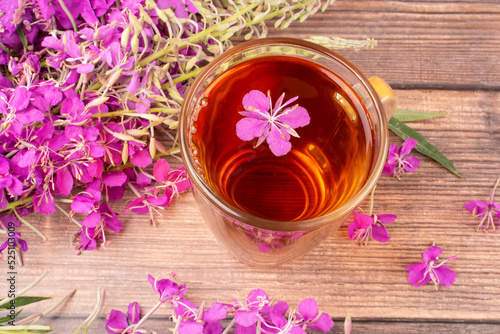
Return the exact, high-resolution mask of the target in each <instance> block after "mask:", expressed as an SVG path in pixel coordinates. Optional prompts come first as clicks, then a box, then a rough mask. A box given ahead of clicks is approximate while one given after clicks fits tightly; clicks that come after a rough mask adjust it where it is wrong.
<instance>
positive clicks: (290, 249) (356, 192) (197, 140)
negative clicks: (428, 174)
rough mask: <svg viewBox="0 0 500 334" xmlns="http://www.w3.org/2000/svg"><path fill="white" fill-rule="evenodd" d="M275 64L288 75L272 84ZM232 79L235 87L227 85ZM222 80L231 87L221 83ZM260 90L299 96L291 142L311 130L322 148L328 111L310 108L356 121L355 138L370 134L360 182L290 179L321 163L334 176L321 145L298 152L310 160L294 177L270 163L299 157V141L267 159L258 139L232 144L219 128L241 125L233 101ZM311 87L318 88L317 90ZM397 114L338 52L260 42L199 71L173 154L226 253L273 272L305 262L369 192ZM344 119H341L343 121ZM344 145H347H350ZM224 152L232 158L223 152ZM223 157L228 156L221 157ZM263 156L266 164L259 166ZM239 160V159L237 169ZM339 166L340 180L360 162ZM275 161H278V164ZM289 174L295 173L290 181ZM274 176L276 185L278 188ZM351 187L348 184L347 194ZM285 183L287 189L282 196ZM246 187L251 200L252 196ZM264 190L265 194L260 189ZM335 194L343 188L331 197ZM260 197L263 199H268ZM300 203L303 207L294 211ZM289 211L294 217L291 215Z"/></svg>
mask: <svg viewBox="0 0 500 334" xmlns="http://www.w3.org/2000/svg"><path fill="white" fill-rule="evenodd" d="M279 66H281V67H282V68H286V69H284V70H283V71H282V78H281V77H280V75H279V74H278V75H277V76H271V77H270V76H269V75H273V74H272V73H275V72H276V73H281V72H279V71H280V68H279ZM273 71H274V72H273ZM287 71H288V72H287ZM325 73H326V74H325ZM232 76H233V77H234V78H239V79H234V80H233V81H231V80H232V79H231V77H232ZM268 77H269V78H270V79H269V78H268ZM325 78H326V79H325ZM224 80H225V81H224ZM228 80H229V81H228ZM238 80H239V81H238ZM324 80H332V84H331V87H330V86H329V84H328V82H327V81H325V82H326V84H325V82H323V81H324ZM311 81H312V82H311ZM228 82H230V84H227V83H228ZM268 84H269V85H270V86H272V85H274V86H273V87H274V88H276V87H280V88H281V89H282V91H283V92H284V93H286V95H287V96H285V98H284V100H283V101H287V100H289V99H291V98H292V97H294V96H292V95H293V94H297V95H298V99H297V101H296V102H297V103H298V104H299V105H301V104H304V103H306V104H307V103H309V105H308V106H309V107H308V111H309V112H310V115H311V124H309V125H308V126H305V127H303V128H298V129H297V132H298V133H299V134H303V133H305V134H306V137H307V136H309V137H310V138H313V139H314V135H315V134H314V131H318V133H319V134H318V140H319V141H323V142H325V140H324V138H323V139H321V138H319V137H321V136H323V135H324V134H328V131H329V129H326V130H325V131H322V130H320V129H319V127H318V124H319V125H320V126H321V122H324V123H328V117H334V115H333V114H332V115H331V116H330V115H329V114H328V112H330V111H329V109H328V108H325V109H327V110H321V112H319V111H315V110H309V109H315V108H314V106H316V107H317V106H318V105H317V103H318V101H319V102H321V103H323V102H324V103H325V105H330V104H328V103H334V104H335V106H336V107H335V108H336V109H338V110H340V111H341V112H340V113H339V116H338V117H341V118H342V119H344V118H346V117H348V118H346V119H347V121H345V122H349V118H350V121H352V122H354V123H356V122H358V123H360V124H357V123H356V126H357V127H360V129H361V130H362V131H361V130H360V131H361V132H363V131H364V133H365V135H366V134H367V133H368V135H366V136H365V137H364V138H365V141H367V142H369V143H368V144H367V147H366V148H365V149H364V150H365V151H366V152H368V153H366V154H367V156H369V157H368V158H366V162H364V164H365V169H366V172H365V173H364V174H363V173H361V174H362V175H361V176H359V175H358V174H360V173H357V174H353V173H351V174H346V175H347V176H345V175H344V174H342V176H343V177H344V178H343V179H342V180H343V181H342V187H343V188H339V186H338V184H333V183H335V182H336V181H335V180H334V179H335V177H336V176H337V174H335V177H334V176H331V175H326V172H324V171H320V172H321V173H323V174H325V177H326V178H327V179H328V180H330V181H328V180H327V181H325V182H324V184H323V183H322V182H323V180H322V179H318V178H315V177H313V176H311V178H310V180H306V182H311V184H310V185H309V183H308V184H307V187H305V186H304V184H305V183H304V182H303V181H302V180H301V179H300V177H296V178H294V177H295V174H293V173H296V172H295V170H297V171H298V172H297V173H302V172H301V171H302V170H304V173H306V174H307V175H313V174H314V172H311V173H309V169H311V168H313V167H311V165H312V164H318V162H319V164H320V165H321V164H324V166H327V167H324V166H323V167H324V168H326V169H325V170H328V171H330V173H333V172H332V171H333V168H334V167H335V166H333V165H332V164H330V160H328V159H329V158H330V157H333V160H335V153H334V151H332V152H333V153H332V154H331V155H328V153H325V152H327V151H328V150H329V149H327V148H324V149H323V151H322V150H320V149H318V147H319V145H318V146H315V145H313V144H309V145H308V146H307V145H306V146H305V147H306V148H305V150H306V153H307V154H306V155H308V159H309V160H307V161H306V162H305V163H304V165H303V166H299V167H298V168H297V169H294V168H295V166H294V165H293V166H292V165H288V160H287V162H285V160H277V159H278V158H279V159H292V158H293V157H295V156H298V155H297V154H301V153H294V152H296V151H297V152H298V151H300V150H299V146H300V145H298V144H297V143H300V142H299V139H298V138H292V139H291V141H290V142H291V143H292V150H291V152H290V153H288V154H287V155H288V156H289V157H287V155H284V156H283V157H273V156H271V155H270V153H268V152H270V151H269V149H268V148H267V147H266V145H267V144H266V143H265V140H264V142H263V143H262V144H260V145H259V146H258V147H252V143H253V144H255V141H254V142H247V141H242V140H240V139H238V138H237V137H236V136H235V135H236V129H235V128H231V127H232V126H233V125H234V124H232V125H231V127H228V126H225V125H224V122H226V121H227V122H231V120H232V119H242V118H243V116H241V115H240V114H239V112H241V111H244V110H243V107H245V106H243V105H242V102H241V101H242V98H243V96H244V93H248V91H250V89H252V90H254V89H258V88H261V91H262V92H263V93H264V94H265V93H266V91H267V88H268V87H267V86H268ZM315 84H316V85H318V87H319V88H315V87H314V85H315ZM259 85H261V86H262V87H260V86H259ZM333 88H336V89H337V90H338V91H335V90H334V89H333ZM339 92H340V93H339ZM290 93H293V94H292V95H290ZM268 95H269V97H270V98H271V101H272V102H271V103H270V105H271V108H272V106H273V103H274V101H276V100H277V99H278V97H279V96H280V95H281V91H279V92H278V91H276V89H274V90H273V92H271V91H269V93H268ZM318 99H319V100H318ZM330 100H332V101H330ZM238 101H239V102H238ZM283 101H282V102H283ZM304 101H305V102H304ZM311 101H316V102H314V103H316V105H315V104H311V103H312V102H311ZM238 103H239V104H238ZM360 103H361V104H360ZM321 105H322V104H321ZM332 105H333V104H332ZM311 106H313V108H311ZM206 108H212V109H206ZM395 108H396V97H395V96H394V94H393V92H392V90H391V88H390V87H389V86H388V85H387V84H386V83H385V82H384V81H382V80H381V79H380V78H378V77H372V78H370V79H367V78H365V77H364V76H363V74H361V72H360V71H359V70H358V69H356V67H354V66H353V65H352V64H351V63H350V62H348V61H347V60H346V59H344V58H343V57H341V56H340V55H338V54H337V53H335V52H333V51H331V50H329V49H326V48H324V47H322V46H319V45H316V44H313V43H310V42H306V41H303V40H297V39H292V38H264V39H259V40H255V41H250V42H246V43H242V44H240V45H238V46H236V47H233V48H232V49H230V50H228V51H226V52H225V53H223V54H221V55H220V56H218V57H217V58H216V59H215V60H213V61H212V62H210V63H209V64H208V65H207V66H206V67H205V68H204V69H203V71H202V72H201V73H200V74H199V75H198V76H197V78H196V79H195V81H194V83H193V84H192V86H191V87H190V89H189V91H188V92H187V95H186V97H185V100H184V104H183V106H182V110H181V116H180V124H179V136H180V138H179V140H180V147H181V155H182V158H183V161H184V164H185V166H186V170H187V172H188V174H189V177H190V180H191V182H192V186H193V194H194V197H195V200H196V202H197V204H198V206H199V209H200V211H201V214H202V216H203V219H204V220H205V222H206V223H207V225H208V227H209V229H210V230H211V231H212V232H213V234H214V235H215V237H216V238H217V239H218V241H219V242H220V243H221V244H222V245H223V246H224V247H225V248H226V249H227V250H228V251H229V253H230V254H232V255H233V256H234V257H236V258H237V259H239V260H240V261H242V262H243V263H245V264H247V265H251V266H264V267H270V266H276V265H279V264H282V263H285V262H288V261H290V260H292V259H294V258H297V257H299V256H301V255H303V254H305V253H306V252H308V251H309V250H311V249H312V248H314V247H315V246H316V245H318V244H319V243H320V242H321V241H322V240H324V239H325V238H327V237H328V236H329V235H330V233H331V232H332V231H334V230H336V229H338V228H339V227H340V226H341V225H342V223H343V222H345V221H346V220H347V219H348V218H349V216H350V215H351V214H352V212H353V211H354V210H355V209H356V208H357V207H358V206H359V205H360V203H361V202H362V201H363V200H364V199H365V197H366V196H367V195H368V194H369V193H370V192H371V190H372V189H373V187H374V186H375V183H376V182H377V180H378V178H379V177H380V175H381V173H382V169H383V166H384V162H385V160H386V155H387V146H388V140H387V137H388V130H387V120H388V119H389V118H390V117H391V115H392V113H393V112H394V110H395ZM245 109H247V108H246V107H245ZM316 109H318V108H316ZM320 109H323V108H320ZM247 110H248V109H247ZM343 111H345V112H346V115H347V116H346V115H344V114H342V112H343ZM332 112H333V111H332ZM315 113H319V114H318V115H320V114H321V117H326V118H325V120H323V121H320V123H318V121H317V122H316V124H317V125H316V128H314V125H313V123H314V120H313V118H314V117H316V116H315ZM318 117H319V116H318ZM335 117H337V116H335ZM357 118H359V119H357ZM233 123H234V122H233ZM361 123H362V124H361ZM342 124H344V123H342ZM346 124H347V123H346ZM349 126H354V125H351V124H349ZM308 127H309V130H307V129H308ZM344 127H346V126H344ZM344 127H342V126H340V129H338V128H336V129H335V133H338V132H339V131H340V132H341V133H342V131H344ZM332 131H333V130H332ZM346 131H347V130H346ZM346 133H347V132H346ZM350 136H351V135H350ZM370 136H371V138H369V137H370ZM306 137H304V138H306ZM344 137H345V136H344ZM283 138H285V137H283ZM301 138H302V137H301ZM306 139H307V138H306ZM304 140H305V139H304ZM342 140H344V139H342ZM345 140H346V141H350V140H351V138H350V137H349V138H347V139H345ZM353 145H354V146H353V147H354V148H353V147H349V148H348V149H347V151H346V152H341V153H340V154H344V155H346V156H348V157H351V156H353V154H351V153H349V152H351V151H352V150H353V149H362V148H363V146H362V145H361V144H353ZM295 147H297V149H296V150H294V148H295ZM359 147H361V148H359ZM226 148H228V149H227V150H226ZM231 148H232V150H233V151H230V149H231ZM228 150H229V151H230V152H226V151H228ZM214 152H216V153H214ZM363 152H364V151H363ZM216 154H217V155H218V158H217V159H218V160H209V158H208V157H209V156H211V157H214V156H215V155H216ZM266 154H267V155H266ZM303 155H304V154H303ZM264 156H266V158H265V159H264V158H260V157H264ZM284 157H287V158H284ZM214 159H215V158H214ZM238 159H239V160H241V161H243V162H242V163H241V164H240V165H238V162H237V160H238ZM239 160H238V161H239ZM344 160H346V161H347V160H348V161H347V162H346V161H344ZM344 160H343V161H341V162H342V163H346V164H347V165H346V166H344V167H343V172H344V173H349V171H350V170H352V169H354V167H352V166H354V165H356V166H357V165H358V164H359V159H358V158H356V157H355V158H352V159H350V160H349V159H344ZM221 161H222V162H221ZM311 161H312V162H311ZM363 161H364V160H363ZM276 162H279V163H282V162H283V163H285V166H281V165H279V163H276ZM259 164H268V165H266V168H267V169H266V170H268V171H269V173H270V174H269V175H265V173H261V174H258V173H257V174H255V175H253V176H248V177H247V175H248V174H249V173H251V171H252V170H253V169H254V167H255V166H260V165H259ZM273 164H276V165H273ZM349 164H352V166H351V165H349ZM227 166H230V167H227ZM288 166H290V167H288ZM226 167H227V168H226ZM255 168H257V167H255ZM259 168H260V167H259ZM262 168H264V167H262ZM314 168H316V167H314ZM363 170H364V169H363ZM287 173H291V174H293V175H292V176H290V177H288V176H289V175H288V174H287ZM308 173H309V174H308ZM233 174H234V175H233ZM236 174H237V175H236ZM285 174H286V175H285ZM316 174H317V173H316ZM316 174H314V175H316ZM209 175H212V177H210V176H209ZM235 175H236V176H235ZM242 175H243V176H242ZM318 175H319V174H318ZM339 175H340V174H339ZM356 175H357V176H356ZM244 177H247V178H250V177H254V179H251V178H250V179H248V180H247V181H245V182H246V183H245V182H242V181H235V180H240V179H242V178H244ZM282 177H284V181H281V178H282ZM228 179H231V180H233V181H231V182H233V183H234V182H239V183H238V184H236V185H233V186H232V188H231V190H230V191H225V188H221V187H220V185H219V184H218V183H217V182H216V181H217V180H219V181H220V182H222V183H224V184H226V183H227V182H228V181H227V180H228ZM214 180H215V181H214ZM332 180H333V181H332ZM332 182H333V183H332ZM320 183H321V184H320ZM337 183H338V182H337ZM350 183H352V184H353V185H352V187H351V185H349V184H350ZM289 185H290V190H289V192H287V187H288V186H289ZM297 185H299V186H298V187H299V188H298V189H299V190H300V189H302V188H303V189H304V190H303V191H304V194H301V193H300V191H299V192H298V193H297V191H296V190H297ZM292 186H293V187H295V188H293V187H292ZM300 187H302V188H300ZM311 187H312V188H314V189H313V190H314V191H313V192H311V190H310V189H309V188H311ZM349 187H350V188H349ZM247 188H248V189H247ZM250 188H252V189H253V190H256V192H250V190H249V189H250ZM264 188H265V189H267V190H265V191H259V189H264ZM268 188H269V189H268ZM274 188H276V189H280V191H281V192H277V193H276V194H277V195H276V196H275V197H273V196H274V195H273V194H274V193H272V191H273V189H274ZM306 188H307V189H306ZM334 188H335V189H344V190H342V191H336V192H334V191H333V190H332V189H334ZM221 189H222V190H221ZM318 189H319V190H318ZM276 191H278V190H276ZM267 192H271V194H270V195H269V196H267V195H268V194H267ZM228 193H230V196H229V195H228ZM318 194H319V195H318ZM325 194H328V196H329V197H328V198H322V199H321V200H322V202H321V203H322V204H321V206H317V207H321V209H318V210H316V211H311V210H312V209H311V210H309V209H308V208H309V207H311V206H312V205H316V204H314V203H313V202H315V200H316V199H318V200H320V199H319V196H320V195H322V196H323V197H324V196H326V195H325ZM245 196H246V197H245ZM261 196H262V198H265V199H262V198H261ZM266 196H267V197H266ZM294 196H299V197H300V196H301V197H300V199H301V201H298V202H297V203H299V204H297V203H294V202H286V200H289V199H292V198H294ZM311 196H313V197H314V199H315V200H314V201H313V199H312V198H313V197H311ZM335 196H336V197H335ZM288 197H290V198H288ZM238 198H239V199H244V200H245V201H250V202H252V203H253V202H255V201H257V200H261V202H259V203H260V204H259V205H257V206H256V207H254V208H252V209H248V210H247V209H246V207H244V206H242V205H240V202H238V201H237V200H236V199H238ZM304 198H305V202H304V203H306V204H304V203H302V200H303V199H304ZM274 199H275V200H274ZM311 203H313V204H311ZM245 205H246V204H245ZM302 205H305V209H302ZM315 208H316V207H315ZM296 209H297V210H298V211H297V212H299V214H297V213H295V211H294V210H296ZM301 210H303V211H301ZM308 210H309V211H310V212H309V211H308ZM300 212H301V213H300Z"/></svg>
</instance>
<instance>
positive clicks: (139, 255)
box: [1, 0, 500, 333]
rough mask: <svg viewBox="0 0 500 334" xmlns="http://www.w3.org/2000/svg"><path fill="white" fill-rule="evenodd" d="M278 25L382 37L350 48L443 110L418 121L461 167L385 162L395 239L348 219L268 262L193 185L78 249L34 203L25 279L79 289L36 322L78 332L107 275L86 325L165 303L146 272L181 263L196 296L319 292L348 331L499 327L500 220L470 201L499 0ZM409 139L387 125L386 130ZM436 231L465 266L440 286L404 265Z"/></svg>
mask: <svg viewBox="0 0 500 334" xmlns="http://www.w3.org/2000/svg"><path fill="white" fill-rule="evenodd" d="M270 35H271V36H293V37H299V38H306V37H308V36H310V35H324V36H340V37H344V38H353V39H365V38H367V37H370V38H375V39H376V40H377V41H378V46H377V47H376V48H375V49H374V50H364V51H358V52H354V51H341V53H342V54H343V55H345V56H346V57H347V58H348V59H350V60H351V61H352V62H353V63H354V64H356V65H358V66H359V68H360V69H361V70H362V71H364V72H365V73H366V75H367V76H371V75H378V76H381V77H383V78H384V79H386V80H387V81H388V82H389V83H390V84H391V85H392V86H393V87H394V88H395V89H396V92H397V95H398V96H399V101H400V103H399V106H400V107H401V108H407V109H413V110H420V111H425V112H444V113H447V114H448V116H447V117H446V118H441V119H434V120H430V121H424V122H416V123H413V124H412V127H414V128H415V129H416V130H418V131H420V132H421V133H422V134H423V135H424V136H426V137H427V138H428V139H429V140H430V141H431V142H432V143H434V144H435V145H436V146H437V147H438V148H439V149H440V150H441V151H442V152H443V153H444V154H445V155H446V156H447V157H448V158H449V159H450V160H452V161H453V162H454V163H455V165H456V166H457V168H458V169H459V171H460V172H461V173H462V174H463V175H464V176H465V177H466V178H465V179H459V178H458V177H456V176H454V175H452V174H451V173H449V172H447V171H446V170H445V169H443V168H442V167H441V166H440V165H438V164H437V163H436V162H434V161H433V160H431V159H429V158H427V157H424V156H422V155H420V154H417V156H418V157H419V158H420V160H421V161H422V164H421V166H420V167H419V168H418V170H417V171H416V172H415V173H411V174H406V175H404V176H403V177H402V180H401V181H398V180H397V179H395V178H392V177H387V176H385V177H382V178H381V180H380V182H379V183H378V188H377V193H376V198H375V200H376V202H375V211H376V212H380V213H394V214H397V215H398V216H399V218H398V220H397V221H396V223H394V224H392V225H391V226H390V227H389V231H390V235H391V237H392V239H391V240H390V241H389V242H388V243H386V244H380V243H376V242H373V243H371V244H370V245H369V246H368V247H360V246H359V245H357V244H356V243H355V242H352V241H350V240H349V238H348V237H347V227H342V228H341V229H340V230H338V231H337V232H335V233H334V234H332V235H331V236H330V237H329V239H327V241H326V242H324V243H323V244H322V245H320V246H319V247H318V248H317V249H315V250H314V251H312V252H311V253H309V254H307V255H305V256H304V257H302V258H300V259H298V260H295V261H293V262H291V263H284V264H283V265H282V266H281V267H279V268H275V269H270V270H269V269H267V270H263V269H253V268H248V267H245V266H244V265H242V264H241V263H239V262H237V261H236V260H234V259H233V258H231V257H230V256H229V255H228V254H226V252H225V251H224V250H223V249H222V248H221V247H220V246H219V245H218V244H217V242H216V240H215V239H214V237H213V236H212V234H211V233H210V232H209V230H208V229H207V228H206V226H205V225H204V223H203V221H202V218H201V216H200V214H199V212H198V210H197V208H196V206H195V202H194V200H193V197H192V195H191V193H187V194H183V195H182V199H180V200H177V201H176V202H175V203H174V205H172V206H171V207H170V208H169V209H168V210H167V211H166V212H165V213H164V215H163V217H159V219H158V220H159V221H160V223H161V224H160V226H159V227H158V228H154V227H152V226H150V225H149V222H148V219H147V218H146V217H145V216H138V215H134V214H127V215H125V216H124V217H122V221H123V222H124V226H125V229H124V230H123V231H122V232H121V233H120V234H119V235H116V236H112V237H110V245H109V247H108V248H106V249H100V250H98V251H91V252H86V253H84V254H83V255H81V256H76V255H75V254H74V253H73V251H72V249H71V247H70V246H69V240H70V238H71V236H72V234H73V233H74V232H75V227H76V226H74V225H72V224H71V223H69V222H68V221H67V219H66V218H65V217H64V216H63V215H61V214H57V215H54V216H50V217H49V216H43V215H38V214H37V215H32V216H30V221H31V222H32V223H34V224H36V225H37V226H38V227H39V228H40V229H41V230H42V231H43V232H44V233H45V234H46V235H47V237H48V239H49V240H48V241H47V242H42V241H41V240H40V239H39V238H38V237H37V236H36V235H34V234H33V233H31V232H29V231H28V230H26V229H25V230H23V236H25V237H26V239H27V240H28V242H29V246H30V250H29V252H27V253H26V254H25V256H24V262H25V266H24V267H23V268H19V269H18V282H19V285H18V286H19V287H24V286H25V285H27V284H28V283H29V282H31V281H32V280H33V279H35V277H37V276H38V275H40V274H41V273H42V272H43V270H44V269H48V270H49V271H50V274H49V275H48V276H47V277H46V278H45V279H44V280H43V281H42V282H41V283H40V284H39V285H38V286H37V287H36V288H35V289H34V290H33V291H32V293H31V294H32V295H43V296H53V297H54V298H57V297H61V296H63V295H64V294H66V293H67V292H68V291H70V290H71V289H73V288H75V289H77V292H76V293H75V295H74V296H73V298H72V299H71V300H70V301H68V302H67V303H65V304H64V305H63V306H62V307H61V308H60V309H59V310H58V311H57V312H56V313H55V315H54V316H52V317H49V318H47V319H45V320H42V321H40V323H41V324H43V323H45V324H50V325H52V326H53V327H54V328H55V333H72V332H73V331H74V330H75V328H76V327H78V325H79V324H80V323H81V322H82V321H83V320H84V318H86V317H87V315H88V314H89V313H90V311H91V310H92V308H93V307H94V304H95V299H96V294H97V288H98V287H105V288H106V291H107V299H106V305H105V308H104V312H103V315H101V317H100V318H99V319H98V321H97V322H96V324H95V326H94V328H93V329H92V330H91V331H90V332H91V333H104V332H105V331H104V318H105V316H106V315H107V314H108V313H109V311H110V310H111V309H119V310H122V311H123V310H126V308H127V306H128V304H129V303H130V302H132V301H138V302H139V304H140V306H141V307H142V309H143V310H144V312H145V311H146V310H148V309H149V308H151V307H152V306H153V305H154V304H155V303H156V301H157V296H156V295H155V293H154V292H153V291H152V290H151V288H150V285H149V284H148V282H147V279H146V278H147V274H152V275H160V276H162V275H163V276H164V275H167V273H169V272H171V271H173V272H175V273H177V274H178V275H179V280H180V281H181V282H185V283H187V286H188V292H187V297H188V298H190V299H191V300H192V301H193V302H195V303H197V304H199V303H201V302H202V301H203V300H206V301H207V302H208V303H211V302H213V301H226V300H228V299H230V298H231V297H232V296H234V295H235V294H236V293H237V292H238V291H241V292H242V293H245V292H248V291H249V290H250V289H254V288H263V289H265V290H266V291H267V293H268V294H270V295H272V296H274V297H276V298H278V299H280V300H285V301H287V302H289V303H290V304H292V305H297V304H298V303H299V302H300V301H301V300H302V299H304V298H307V297H314V298H316V299H317V300H318V302H319V304H320V307H322V308H323V309H324V311H326V312H328V313H330V314H331V315H333V317H334V320H335V321H336V325H335V327H334V329H333V333H343V329H342V328H343V324H342V322H343V318H344V317H345V316H346V315H347V313H350V314H351V316H352V318H353V333H498V332H500V231H492V232H490V233H488V234H484V233H478V232H476V226H477V223H478V220H477V219H474V218H473V217H472V215H471V214H470V213H469V212H468V211H466V210H465V209H464V208H463V205H464V204H465V203H466V202H468V201H470V200H487V199H488V197H489V194H490V192H491V189H492V187H493V185H494V183H495V180H496V178H497V177H500V149H499V148H500V130H499V129H500V92H499V89H500V2H498V1H496V0H478V1H463V0H455V1H451V0H449V1H444V0H442V1H437V0H436V1H424V0H422V1H409V0H408V1H385V0H337V2H336V3H335V4H334V5H333V6H332V7H330V8H329V9H328V10H327V11H326V12H324V13H318V14H316V15H314V16H312V17H310V19H308V20H307V21H305V22H304V23H302V24H299V23H294V24H292V25H291V27H290V28H289V29H287V30H285V31H279V30H274V29H272V30H271V31H270ZM401 142H402V141H401V140H400V139H399V138H398V137H396V136H395V135H392V134H391V136H390V143H391V144H396V143H397V144H400V143H401ZM129 196H130V195H129ZM129 199H130V197H129ZM497 201H500V195H497ZM118 206H119V207H120V208H122V207H123V206H124V202H121V203H118ZM365 206H366V203H365ZM432 241H435V242H436V244H437V245H439V246H441V247H442V248H443V249H444V253H443V258H446V257H449V256H452V255H455V254H458V256H459V257H458V259H456V260H454V261H453V262H451V263H449V267H450V268H452V269H453V270H455V271H456V272H457V273H458V279H457V281H456V283H455V284H454V285H453V286H452V287H448V288H446V287H443V288H440V289H439V291H436V290H435V289H434V286H433V285H431V284H429V285H427V286H424V287H420V288H415V287H413V286H412V285H410V284H409V283H408V281H407V276H408V275H407V271H406V270H405V266H407V265H409V264H412V263H415V262H417V261H420V260H421V254H422V252H423V251H424V250H425V248H427V247H428V246H430V244H431V243H432ZM3 282H4V280H3V279H2V283H1V286H2V294H3V293H4V291H3V290H5V289H4V288H3V287H4V286H5V283H3ZM43 303H44V305H46V306H48V305H50V302H43ZM40 306H41V305H40ZM170 312H171V310H170V309H168V308H166V307H165V308H161V309H160V310H159V311H158V312H157V313H156V315H155V317H154V318H153V319H152V320H151V321H150V322H149V324H150V327H151V328H153V329H156V330H157V331H158V332H159V333H168V330H167V328H169V327H171V324H170V323H169V322H168V321H167V320H166V319H167V318H168V316H169V315H170ZM27 313H29V311H28V312H27Z"/></svg>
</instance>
